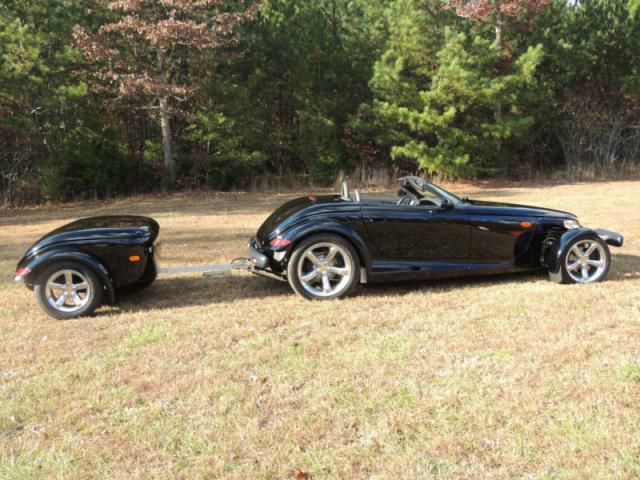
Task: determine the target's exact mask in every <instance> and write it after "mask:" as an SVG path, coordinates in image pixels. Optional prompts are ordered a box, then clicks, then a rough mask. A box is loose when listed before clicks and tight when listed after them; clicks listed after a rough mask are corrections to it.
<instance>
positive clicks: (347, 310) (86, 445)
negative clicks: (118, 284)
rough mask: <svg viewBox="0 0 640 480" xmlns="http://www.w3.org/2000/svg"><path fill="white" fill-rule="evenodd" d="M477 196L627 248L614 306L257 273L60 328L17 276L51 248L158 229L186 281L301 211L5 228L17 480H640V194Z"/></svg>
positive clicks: (1, 250)
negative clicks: (65, 229) (306, 288)
mask: <svg viewBox="0 0 640 480" xmlns="http://www.w3.org/2000/svg"><path fill="white" fill-rule="evenodd" d="M463 193H470V194H472V195H473V196H475V197H480V198H491V199H497V200H501V201H512V202H520V203H530V204H538V205H541V206H548V207H556V208H562V209H568V210H570V211H574V212H576V213H577V214H579V216H580V218H581V220H582V221H583V223H585V224H587V225H592V226H603V227H607V228H610V229H612V230H616V231H619V232H621V233H623V234H624V235H625V236H626V239H627V244H626V246H625V247H624V248H623V249H622V250H614V255H615V258H614V264H613V267H612V272H611V275H610V279H609V280H608V281H607V282H605V283H602V284H598V285H593V286H558V285H555V284H553V283H551V282H549V281H548V280H547V278H546V276H544V275H533V276H531V275H526V276H507V277H496V278H491V279H462V280H455V281H445V282H424V283H419V284H394V285H386V286H370V287H367V288H362V289H360V290H359V292H358V295H357V296H355V297H353V298H349V299H347V300H345V301H342V302H334V303H308V302H306V301H304V300H302V299H301V298H299V297H297V296H295V295H294V294H293V293H292V292H291V291H290V290H289V288H288V286H287V285H285V284H279V283H277V282H276V283H273V282H271V281H269V280H266V279H261V278H257V277H251V276H248V275H245V274H240V275H237V276H233V277H230V278H224V279H209V280H205V279H200V278H195V277H188V276H187V277H185V276H175V277H169V278H163V279H161V280H159V281H158V282H157V284H156V285H155V286H154V287H152V289H151V290H149V291H148V292H146V293H144V294H141V295H139V296H137V297H134V298H130V299H126V300H124V301H122V302H121V304H120V305H119V307H118V308H112V309H104V310H102V311H100V312H99V314H97V315H96V316H94V317H92V318H85V319H81V320H75V321H68V322H59V321H55V320H52V319H50V318H48V317H46V316H44V315H43V314H42V313H41V312H40V311H39V310H38V309H37V307H36V305H35V301H34V299H33V297H32V295H30V293H29V292H28V291H27V290H25V289H24V288H22V287H21V286H19V285H14V284H12V283H11V282H10V280H9V278H8V277H9V275H10V273H11V272H12V270H13V268H14V265H15V262H16V261H17V259H18V258H19V257H20V256H21V255H22V253H23V252H24V250H25V249H26V248H27V247H28V246H29V244H30V243H31V241H32V240H34V239H35V238H36V237H38V236H39V235H41V234H44V233H46V232H47V231H48V230H50V229H52V228H54V227H57V226H59V225H61V224H63V223H65V222H67V221H69V220H71V219H74V218H77V217H80V216H87V215H94V214H105V213H117V212H127V213H139V214H145V215H151V216H153V217H155V218H157V219H158V220H159V221H160V223H161V225H162V226H163V241H164V252H163V253H164V256H165V259H166V260H167V263H168V264H170V265H178V264H185V263H189V264H197V263H202V262H222V261H227V260H229V259H231V258H233V257H235V256H240V255H243V254H244V240H245V238H246V237H248V236H249V235H251V234H252V233H253V232H254V231H255V230H256V228H257V227H258V225H259V224H260V222H261V221H262V220H263V219H264V218H265V216H266V215H267V214H268V213H269V211H270V210H271V209H273V208H274V207H275V206H276V205H278V204H279V203H281V202H283V201H284V200H285V198H286V197H267V196H259V197H257V201H254V199H252V198H249V197H248V196H247V195H223V196H209V197H202V198H196V199H194V198H192V197H172V198H169V199H164V200H158V199H155V200H154V199H139V200H136V201H121V202H116V203H109V204H91V205H89V206H88V207H87V206H82V205H72V206H68V207H64V208H49V209H43V208H40V209H31V210H22V211H15V212H12V213H11V214H10V215H5V216H4V217H2V218H0V271H1V272H3V273H2V279H1V280H0V342H1V343H0V478H36V477H46V478H62V477H65V478H89V477H92V478H123V479H124V478H126V479H130V478H167V477H179V478H232V479H248V478H251V479H253V478H264V479H270V478H280V479H286V478H295V477H296V474H297V473H298V472H308V473H309V474H311V475H312V477H313V478H315V479H320V478H349V479H357V478H372V479H396V478H412V479H413V478H439V477H442V478H478V479H480V478H483V479H484V478H536V479H542V478H549V479H551V478H554V479H555V478H637V477H639V476H640V420H639V419H640V407H639V404H638V401H639V400H640V241H639V240H638V238H640V215H639V214H638V206H639V205H640V183H639V182H616V183H598V184H583V185H572V186H553V187H548V188H538V189H518V188H501V189H493V190H490V189H484V190H478V191H467V192H463ZM299 476H300V475H299ZM301 477H302V476H301Z"/></svg>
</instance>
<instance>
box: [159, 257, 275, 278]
mask: <svg viewBox="0 0 640 480" xmlns="http://www.w3.org/2000/svg"><path fill="white" fill-rule="evenodd" d="M233 270H244V271H247V272H250V273H253V274H255V275H259V276H261V277H266V278H270V279H272V280H280V281H286V280H285V279H284V278H282V277H280V276H278V275H276V274H275V273H272V272H269V271H267V270H262V269H260V268H257V267H256V266H255V265H254V264H253V263H252V262H251V260H249V259H248V258H236V259H235V260H233V261H232V262H231V263H222V264H215V265H195V266H192V267H172V268H158V273H159V274H178V273H201V274H202V276H203V277H208V278H211V277H222V276H225V275H228V274H230V273H231V272H232V271H233Z"/></svg>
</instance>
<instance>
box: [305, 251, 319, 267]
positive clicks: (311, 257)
mask: <svg viewBox="0 0 640 480" xmlns="http://www.w3.org/2000/svg"><path fill="white" fill-rule="evenodd" d="M305 257H306V258H307V259H308V260H309V261H310V262H311V263H313V264H314V265H320V263H321V262H320V259H318V257H316V254H315V253H313V252H307V254H306V255H305Z"/></svg>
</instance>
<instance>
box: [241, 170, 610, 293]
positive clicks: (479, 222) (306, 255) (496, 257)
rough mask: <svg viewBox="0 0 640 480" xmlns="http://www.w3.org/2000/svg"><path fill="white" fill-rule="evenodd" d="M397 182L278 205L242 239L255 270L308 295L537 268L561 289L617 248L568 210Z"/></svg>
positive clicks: (606, 234) (599, 272)
mask: <svg viewBox="0 0 640 480" xmlns="http://www.w3.org/2000/svg"><path fill="white" fill-rule="evenodd" d="M399 183H400V191H399V195H398V198H397V199H391V198H369V197H365V196H363V195H361V194H360V193H359V192H358V191H354V192H353V193H351V194H350V193H349V188H348V186H347V185H346V184H345V185H343V188H342V194H341V195H339V196H338V195H328V196H317V197H316V196H313V195H311V196H308V197H303V198H299V199H296V200H293V201H291V202H288V203H286V204H285V205H283V206H282V207H280V208H279V209H278V210H276V211H275V212H274V213H273V214H272V215H271V216H270V217H269V218H268V219H267V220H266V222H265V223H264V224H263V225H262V226H261V227H260V229H259V230H258V233H257V235H256V237H255V238H252V239H251V240H250V241H249V256H250V258H251V261H252V262H253V264H254V266H255V269H256V272H257V273H259V272H263V271H266V272H268V273H269V274H270V275H277V276H280V277H282V278H284V279H287V280H288V281H289V283H290V284H291V287H292V288H293V289H294V290H295V291H296V292H297V293H299V294H300V295H302V296H303V297H306V298H309V299H333V298H340V297H344V296H345V295H347V294H349V293H350V292H351V291H352V290H353V289H354V288H355V286H356V285H357V284H358V283H369V282H378V281H394V280H408V279H428V278H443V277H452V276H463V275H478V274H479V275H485V274H494V273H507V272H519V271H525V270H535V269H541V268H546V269H547V270H548V271H549V274H550V277H551V279H552V280H554V281H557V282H559V283H592V282H597V281H600V280H603V279H604V278H605V277H606V276H607V273H608V271H609V267H610V264H611V255H610V253H609V248H608V245H612V246H616V247H620V246H622V244H623V237H622V236H621V235H619V234H617V233H613V232H610V231H607V230H593V229H589V228H583V227H582V226H581V225H580V223H579V222H578V219H577V218H576V216H575V215H573V214H571V213H567V212H562V211H557V210H550V209H545V208H538V207H528V206H523V205H510V204H503V203H494V202H481V201H477V200H471V199H468V198H458V197H457V196H455V195H453V194H452V193H450V192H447V191H446V190H444V189H443V188H441V187H438V186H437V185H434V184H432V183H429V182H427V181H426V180H424V179H422V178H418V177H404V178H401V179H399Z"/></svg>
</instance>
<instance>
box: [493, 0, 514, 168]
mask: <svg viewBox="0 0 640 480" xmlns="http://www.w3.org/2000/svg"><path fill="white" fill-rule="evenodd" d="M503 29H504V18H503V16H502V5H501V2H500V0H496V47H497V48H498V52H500V55H502V31H503ZM496 123H497V124H500V123H502V104H501V103H500V101H499V100H498V104H497V105H496ZM501 150H502V139H500V138H499V139H498V155H500V153H501ZM507 175H511V160H509V163H508V165H507Z"/></svg>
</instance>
